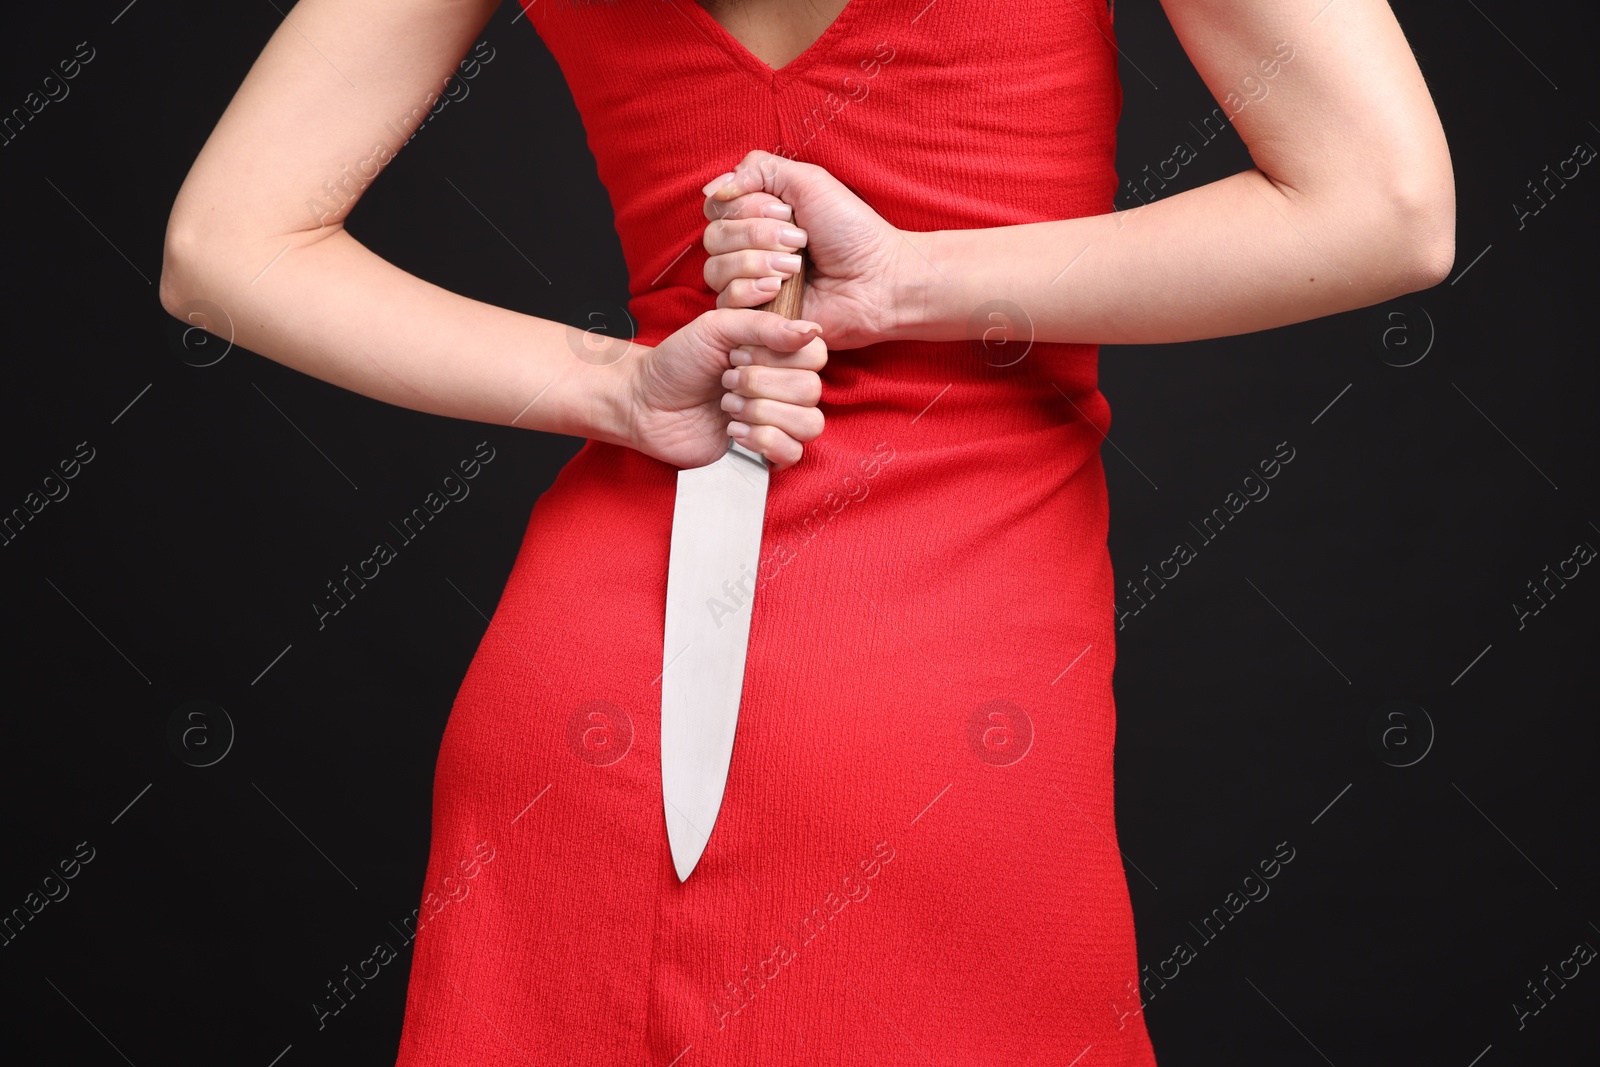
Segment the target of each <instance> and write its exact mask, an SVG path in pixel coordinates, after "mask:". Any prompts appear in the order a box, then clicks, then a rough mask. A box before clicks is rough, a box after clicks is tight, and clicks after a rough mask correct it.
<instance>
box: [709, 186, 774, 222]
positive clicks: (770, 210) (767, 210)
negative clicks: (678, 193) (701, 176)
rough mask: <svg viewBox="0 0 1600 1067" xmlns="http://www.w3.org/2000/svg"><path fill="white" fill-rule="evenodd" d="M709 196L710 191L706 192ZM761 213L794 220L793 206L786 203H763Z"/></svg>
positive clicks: (772, 217) (766, 216)
mask: <svg viewBox="0 0 1600 1067" xmlns="http://www.w3.org/2000/svg"><path fill="white" fill-rule="evenodd" d="M706 195H707V196H710V195H711V194H710V193H707V194H706ZM761 214H762V215H763V216H764V217H765V218H769V219H782V220H783V221H784V222H793V221H794V208H792V207H790V206H789V205H788V204H763V205H761Z"/></svg>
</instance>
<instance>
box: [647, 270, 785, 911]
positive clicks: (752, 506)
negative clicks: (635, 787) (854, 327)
mask: <svg viewBox="0 0 1600 1067" xmlns="http://www.w3.org/2000/svg"><path fill="white" fill-rule="evenodd" d="M800 256H801V267H800V270H798V271H797V272H795V273H794V274H792V275H790V276H789V277H787V278H785V279H784V282H783V286H782V287H781V288H780V289H779V290H778V294H777V296H775V297H773V298H772V299H771V300H769V301H768V302H767V303H765V304H763V305H761V308H760V310H762V311H772V312H775V313H777V314H780V315H783V316H784V317H785V318H790V319H795V318H799V317H800V307H801V299H802V297H803V295H804V290H805V272H806V265H807V263H808V262H809V259H808V257H807V255H806V250H805V249H804V248H802V249H801V250H800ZM770 476H771V470H770V467H769V464H768V463H767V460H766V457H764V456H762V455H761V454H760V453H759V452H755V451H752V450H751V449H748V448H746V447H745V446H744V445H742V444H740V443H739V442H738V441H734V440H732V439H731V438H730V444H729V447H728V450H727V451H726V452H725V453H723V454H722V456H721V457H720V458H718V459H717V460H715V461H713V462H712V463H709V464H707V465H706V466H703V467H691V468H687V469H684V470H680V471H678V482H677V497H676V499H675V501H674V503H673V509H672V543H671V548H670V549H669V552H670V555H669V557H668V563H667V611H666V629H665V634H664V637H663V641H662V648H661V655H662V667H661V799H662V809H663V811H664V812H665V814H666V822H667V843H668V845H669V847H670V848H671V850H672V865H673V867H674V868H675V869H676V871H677V873H678V881H679V882H680V883H681V882H685V881H687V880H688V878H689V874H690V872H692V871H693V870H694V869H695V866H696V865H697V864H698V863H699V862H700V857H701V855H702V854H703V853H704V852H705V849H706V845H707V844H708V843H709V841H710V839H711V831H712V828H713V827H714V826H715V825H716V822H717V814H718V813H719V812H720V811H721V810H722V796H723V792H724V790H725V788H726V786H727V782H728V768H729V766H730V765H731V763H732V760H733V740H734V735H735V733H736V732H737V727H738V722H739V704H740V701H741V699H742V697H743V695H744V668H745V659H746V653H747V652H748V650H749V642H750V617H751V614H752V610H753V608H754V606H755V591H756V589H755V587H756V578H757V569H758V567H759V565H760V560H761V527H762V524H763V523H764V521H765V519H766V509H767V487H768V484H769V480H770Z"/></svg>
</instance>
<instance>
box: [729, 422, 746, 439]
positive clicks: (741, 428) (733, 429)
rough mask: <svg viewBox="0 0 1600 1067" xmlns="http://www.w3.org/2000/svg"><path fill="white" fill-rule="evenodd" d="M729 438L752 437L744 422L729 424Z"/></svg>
mask: <svg viewBox="0 0 1600 1067" xmlns="http://www.w3.org/2000/svg"><path fill="white" fill-rule="evenodd" d="M728 436H729V437H748V436H750V427H748V426H746V425H745V424H744V423H742V422H730V423H728Z"/></svg>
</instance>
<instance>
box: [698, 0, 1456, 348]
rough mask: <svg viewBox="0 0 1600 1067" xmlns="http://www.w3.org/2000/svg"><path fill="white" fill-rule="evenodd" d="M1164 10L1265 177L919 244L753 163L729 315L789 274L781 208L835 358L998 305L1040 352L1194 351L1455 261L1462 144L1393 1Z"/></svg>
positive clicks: (725, 236)
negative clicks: (774, 208) (1175, 346)
mask: <svg viewBox="0 0 1600 1067" xmlns="http://www.w3.org/2000/svg"><path fill="white" fill-rule="evenodd" d="M1162 2H1163V6H1164V7H1165V9H1166V11H1167V16H1168V18H1169V19H1170V20H1171V22H1172V25H1173V28H1174V29H1175V30H1176V32H1177V35H1178V39H1179V41H1180V42H1181V43H1182V44H1183V46H1184V48H1185V50H1186V51H1187V52H1188V54H1189V57H1190V59H1191V60H1192V61H1193V63H1194V65H1195V67H1196V69H1197V70H1198V71H1199V73H1200V76H1201V77H1202V78H1203V79H1204V81H1205V83H1206V85H1207V87H1208V88H1210V90H1211V92H1212V94H1213V95H1214V96H1215V97H1216V98H1217V100H1218V101H1219V103H1221V104H1222V105H1223V108H1224V110H1225V111H1226V112H1228V113H1229V114H1230V115H1231V116H1232V121H1233V123H1234V125H1235V126H1236V127H1237V129H1238V131H1239V135H1240V136H1241V137H1242V138H1243V140H1244V142H1245V144H1246V146H1247V147H1248V148H1249V150H1250V155H1251V158H1252V159H1253V160H1254V161H1255V163H1256V166H1255V167H1254V168H1251V169H1249V170H1246V171H1243V172H1241V173H1239V174H1234V175H1231V176H1229V177H1227V178H1223V179H1221V180H1219V181H1215V182H1211V183H1210V184H1207V185H1203V186H1200V187H1199V188H1195V189H1190V190H1188V191H1185V192H1182V193H1176V194H1172V195H1168V196H1166V197H1164V198H1162V199H1159V200H1155V201H1153V202H1151V203H1148V204H1143V205H1140V206H1136V207H1133V208H1130V209H1128V210H1125V211H1117V212H1111V213H1109V214H1104V215H1094V216H1086V217H1082V218H1075V219H1065V220H1060V221H1053V222H1039V223H1028V224H1024V225H1019V226H1002V227H995V228H989V229H969V230H938V231H933V232H928V233H917V232H910V233H906V232H902V231H899V230H896V229H895V228H894V227H892V226H889V225H888V223H886V222H884V220H883V219H882V218H880V217H879V216H878V215H877V214H876V212H873V211H872V209H871V208H869V207H867V206H866V205H865V204H863V203H861V202H860V201H859V199H857V198H856V197H855V196H854V194H852V193H850V192H849V190H847V189H845V188H844V186H843V185H842V184H840V183H838V182H837V181H835V180H833V179H832V178H831V177H830V176H828V175H827V173H826V171H823V170H822V169H821V168H818V167H814V166H812V165H810V164H806V163H799V162H791V161H786V160H783V159H782V158H781V157H778V156H773V155H771V154H770V153H765V152H752V153H751V154H750V155H749V156H747V157H746V158H745V160H744V161H743V162H741V163H740V164H739V166H738V168H737V169H736V170H735V171H734V172H733V173H734V175H735V180H734V181H733V182H731V183H729V185H728V186H726V187H724V188H723V189H720V190H716V191H714V192H713V193H712V194H711V199H710V200H709V201H708V203H707V206H706V214H707V217H708V218H710V219H712V220H713V221H712V222H711V224H710V225H709V226H708V227H707V228H706V240H705V244H706V250H707V251H708V252H709V253H711V258H710V259H709V260H708V261H707V266H706V278H707V281H708V283H709V284H711V286H712V287H713V288H715V289H717V290H718V291H719V292H720V293H721V294H722V295H721V296H720V297H719V299H718V303H719V305H721V306H724V307H740V306H751V304H753V303H754V302H756V300H757V297H758V296H759V294H758V293H756V292H755V291H754V290H753V289H751V288H750V284H751V280H753V279H755V278H759V277H762V276H764V275H766V274H771V273H775V272H773V271H771V270H770V268H769V267H768V261H767V256H766V252H765V251H762V250H769V249H770V250H777V249H779V248H780V247H781V245H780V242H779V238H778V234H779V228H780V227H781V226H782V225H783V223H782V222H781V221H779V220H776V219H765V220H763V219H760V218H759V214H760V209H761V208H762V207H763V206H764V205H766V204H770V203H771V202H772V199H773V197H778V198H781V199H782V200H783V201H784V202H786V203H788V204H790V205H792V207H793V208H794V219H795V221H796V223H797V224H799V225H800V226H802V227H803V228H804V229H805V230H806V232H807V234H808V235H809V242H808V247H809V251H810V253H811V262H812V267H813V274H815V275H818V277H815V278H814V279H813V285H812V286H810V287H809V288H808V290H807V302H806V305H805V307H804V313H805V315H806V316H807V318H810V319H813V320H815V321H817V322H819V323H821V324H822V325H823V336H824V337H825V338H826V339H827V340H828V342H829V344H830V346H831V347H833V348H851V347H856V346H858V345H861V344H868V343H871V342H872V341H876V340H894V339H923V340H937V341H945V340H957V339H962V338H967V337H971V336H973V334H972V332H971V331H972V329H973V327H972V325H971V322H970V320H971V318H972V316H973V314H974V312H975V311H976V310H977V309H979V308H980V307H982V306H983V305H984V304H986V303H988V302H989V301H994V300H1005V301H1009V302H1011V303H1013V304H1015V305H1017V307H1018V308H1020V310H1021V312H1022V314H1023V315H1024V316H1025V317H1026V320H1031V321H1019V319H1018V316H1016V314H1015V313H1014V312H1013V313H1012V314H1011V315H1010V316H1006V315H1004V314H1001V315H997V316H995V317H994V318H993V319H987V320H986V321H985V322H984V323H983V324H982V325H983V326H984V328H992V327H1000V326H1002V325H1004V324H1006V323H1009V324H1010V325H1011V326H1012V327H1013V329H1012V331H1011V332H1012V335H1019V334H1020V335H1021V336H1022V337H1027V336H1031V337H1033V338H1034V339H1036V340H1039V341H1065V342H1082V343H1103V344H1157V343H1166V342H1176V341H1190V340H1197V339H1201V338H1207V337H1223V336H1228V335H1232V334H1240V333H1249V332H1253V331H1256V330H1264V329H1269V328H1272V327H1276V326H1283V325H1286V324H1288V323H1294V322H1303V321H1305V320H1307V319H1314V318H1318V317H1321V316H1324V315H1330V314H1334V313H1337V312H1341V311H1349V310H1351V309H1353V308H1359V307H1366V306H1369V305H1372V304H1377V303H1381V302H1383V301H1385V300H1389V299H1392V298H1394V297H1396V296H1399V295H1401V294H1403V293H1409V292H1415V291H1416V290H1418V289H1424V288H1427V287H1429V286H1432V285H1436V284H1438V283H1439V282H1440V281H1442V280H1443V279H1444V277H1445V276H1446V275H1447V274H1448V273H1449V270H1450V267H1451V264H1452V262H1453V260H1454V257H1455V187H1454V179H1453V176H1452V172H1451V166H1450V155H1449V150H1448V148H1447V146H1446V144H1445V139H1444V133H1443V130H1442V129H1441V127H1440V123H1439V117H1438V115H1437V113H1436V112H1435V110H1434V107H1433V102H1432V99H1431V98H1430V96H1429V94H1428V90H1427V86H1426V85H1425V84H1424V82H1423V79H1422V75H1421V72H1420V71H1419V70H1418V68H1417V63H1416V60H1415V59H1414V58H1413V57H1412V54H1411V49H1410V47H1409V46H1408V45H1407V44H1406V41H1405V37H1404V36H1403V35H1402V33H1401V31H1400V27H1399V25H1398V24H1397V23H1396V22H1395V19H1394V16H1393V14H1392V13H1391V12H1390V10H1389V6H1388V4H1387V3H1386V2H1385V0H1331V2H1329V3H1326V5H1325V6H1324V5H1323V4H1321V3H1316V2H1313V3H1307V2H1305V0H1162ZM1319 9H1320V13H1319ZM1280 42H1282V44H1280ZM1285 55H1289V56H1292V58H1291V59H1290V60H1289V61H1288V62H1285V61H1284V59H1283V57H1284V56H1285ZM1263 63H1266V64H1267V66H1266V67H1263V66H1262V64H1263ZM1273 64H1276V67H1274V66H1273ZM1269 70H1270V71H1273V73H1272V76H1271V78H1270V79H1268V78H1267V77H1266V76H1265V71H1269ZM1264 90H1265V91H1264ZM1240 101H1246V103H1244V104H1242V105H1241V103H1240ZM1064 103H1065V102H1064ZM1013 178H1014V180H1016V181H1019V182H1038V181H1049V180H1050V176H1049V175H1048V174H1023V173H1019V174H1016V175H1014V176H1013ZM1001 192H1002V194H1003V190H1002V191H1001ZM735 220H737V221H735ZM991 336H993V335H992V334H991Z"/></svg>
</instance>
